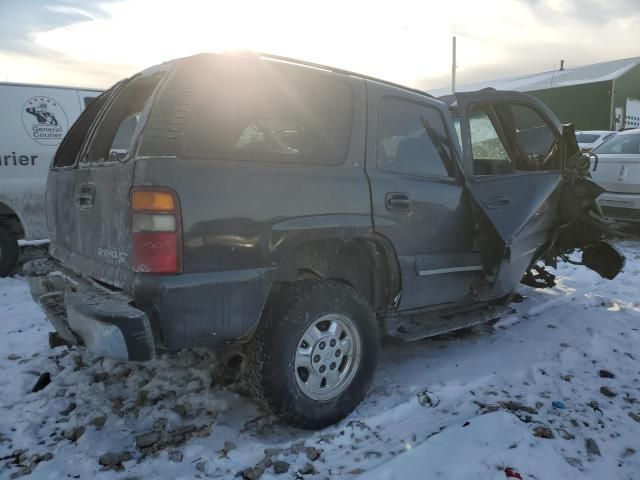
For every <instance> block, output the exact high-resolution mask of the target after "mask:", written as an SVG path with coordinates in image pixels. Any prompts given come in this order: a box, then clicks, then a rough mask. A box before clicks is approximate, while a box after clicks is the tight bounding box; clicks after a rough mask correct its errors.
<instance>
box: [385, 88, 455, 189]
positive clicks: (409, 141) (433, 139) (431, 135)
mask: <svg viewBox="0 0 640 480" xmlns="http://www.w3.org/2000/svg"><path fill="white" fill-rule="evenodd" d="M376 158H377V165H378V168H379V169H381V170H386V171H389V172H396V173H402V174H406V175H418V176H425V177H452V176H454V172H453V168H454V167H453V161H452V151H451V143H450V139H449V137H448V135H447V133H446V130H445V125H444V121H443V119H442V116H441V115H440V112H439V111H438V110H436V109H435V108H430V107H427V106H424V105H420V104H417V103H412V102H408V101H405V100H399V99H395V98H383V99H382V100H380V102H379V103H378V135H377V155H376Z"/></svg>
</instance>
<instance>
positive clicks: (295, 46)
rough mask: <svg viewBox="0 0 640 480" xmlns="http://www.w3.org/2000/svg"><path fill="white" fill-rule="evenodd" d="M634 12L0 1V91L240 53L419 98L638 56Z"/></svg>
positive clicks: (575, 5) (633, 5)
mask: <svg viewBox="0 0 640 480" xmlns="http://www.w3.org/2000/svg"><path fill="white" fill-rule="evenodd" d="M638 25H640V0H485V1H480V0H441V1H437V2H433V1H427V0H418V1H409V0H386V1H383V2H375V1H372V0H369V1H364V2H360V1H351V2H349V1H348V0H337V1H334V0H323V1H320V2H318V1H314V2H305V1H304V0H284V1H279V0H278V1H276V0H261V1H242V0H227V1H225V2H214V1H204V0H180V1H177V2H175V1H174V2H168V1H167V2H164V1H159V0H155V1H154V0H100V1H96V0H0V81H12V82H33V83H53V84H63V85H81V86H92V87H107V86H109V85H111V84H113V83H114V82H115V81H117V80H119V79H120V78H123V77H125V76H128V75H131V74H133V73H135V72H136V71H138V70H140V69H142V68H144V67H147V66H150V65H153V64H156V63H159V62H162V61H164V60H168V59H171V58H175V57H178V56H184V55H189V54H192V53H198V52H204V51H221V50H233V49H250V50H256V51H264V52H269V53H275V54H280V55H286V56H291V57H295V58H301V59H305V60H310V61H315V62H319V63H324V64H329V65H333V66H337V67H342V68H346V69H350V70H353V71H357V72H360V73H366V74H369V75H374V76H378V77H381V78H385V79H388V80H392V81H396V82H399V83H404V84H409V85H412V86H416V87H420V88H425V89H426V88H435V87H441V86H445V85H447V84H448V83H449V82H450V72H451V37H452V36H453V35H456V36H457V37H458V62H457V63H458V83H459V84H463V83H468V82H474V81H479V80H485V79H491V78H496V77H501V76H511V75H518V74H523V73H532V72H539V71H546V70H552V69H554V68H558V65H559V62H560V59H565V65H566V66H567V67H571V66H578V65H584V64H588V63H594V62H600V61H606V60H612V59H617V58H627V57H633V56H640V28H639V27H638Z"/></svg>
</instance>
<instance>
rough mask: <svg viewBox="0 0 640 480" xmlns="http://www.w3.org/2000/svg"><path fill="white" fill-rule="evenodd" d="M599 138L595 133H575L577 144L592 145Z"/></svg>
mask: <svg viewBox="0 0 640 480" xmlns="http://www.w3.org/2000/svg"><path fill="white" fill-rule="evenodd" d="M598 138H600V135H598V134H597V133H576V140H578V143H593V142H595V141H596V140H598Z"/></svg>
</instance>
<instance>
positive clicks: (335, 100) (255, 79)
mask: <svg viewBox="0 0 640 480" xmlns="http://www.w3.org/2000/svg"><path fill="white" fill-rule="evenodd" d="M231 65H232V66H231V68H229V67H228V66H227V68H223V66H222V65H221V64H217V65H216V66H215V67H213V68H212V70H210V71H209V72H208V73H209V75H208V77H207V78H208V79H210V82H209V83H207V86H206V88H205V90H206V92H205V93H203V94H202V95H201V98H199V105H198V107H196V109H195V112H194V114H193V117H192V120H191V124H190V126H189V128H188V129H187V133H186V135H185V140H184V142H183V146H182V153H181V156H183V157H197V158H211V159H225V160H253V161H275V162H295V163H311V164H338V163H342V162H343V161H344V159H345V157H346V154H347V150H348V144H349V139H350V134H351V123H352V110H353V98H352V97H353V93H352V89H351V87H350V85H349V84H347V83H346V82H344V81H342V80H340V79H336V78H332V77H330V76H329V75H328V74H325V73H321V72H315V71H312V70H310V71H305V69H301V68H300V67H294V66H290V65H285V64H276V63H273V62H260V63H259V64H252V65H250V66H247V65H245V66H243V67H238V66H237V65H235V64H231Z"/></svg>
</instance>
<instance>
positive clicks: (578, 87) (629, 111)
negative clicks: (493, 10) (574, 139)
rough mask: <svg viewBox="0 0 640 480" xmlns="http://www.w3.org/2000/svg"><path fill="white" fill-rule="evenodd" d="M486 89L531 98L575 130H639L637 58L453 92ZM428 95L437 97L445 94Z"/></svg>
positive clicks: (443, 91)
mask: <svg viewBox="0 0 640 480" xmlns="http://www.w3.org/2000/svg"><path fill="white" fill-rule="evenodd" d="M486 87H493V88H495V89H498V90H516V91H519V92H528V93H530V94H532V95H535V96H536V97H538V98H539V99H540V100H542V101H543V102H544V103H545V104H546V105H547V106H548V107H549V108H550V109H551V110H553V111H554V112H555V114H556V115H557V116H558V118H560V120H561V121H562V122H563V123H573V124H574V125H575V127H576V129H577V130H622V129H625V128H639V127H640V57H635V58H626V59H622V60H612V61H610V62H602V63H594V64H592V65H585V66H582V67H575V68H563V67H561V68H560V69H559V70H552V71H549V72H542V73H536V74H532V75H525V76H519V77H510V78H502V79H496V80H489V81H485V82H477V83H473V84H467V85H459V86H457V88H456V91H459V92H463V91H472V90H479V89H481V88H486ZM430 93H432V94H433V95H435V96H441V95H446V94H450V93H451V90H450V89H440V90H434V91H431V92H430Z"/></svg>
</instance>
